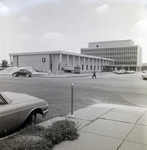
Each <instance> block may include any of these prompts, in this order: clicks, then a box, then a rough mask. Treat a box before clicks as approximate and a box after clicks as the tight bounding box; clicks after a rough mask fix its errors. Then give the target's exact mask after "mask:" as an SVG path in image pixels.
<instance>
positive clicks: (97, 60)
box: [95, 59, 98, 70]
mask: <svg viewBox="0 0 147 150" xmlns="http://www.w3.org/2000/svg"><path fill="white" fill-rule="evenodd" d="M97 61H98V60H97V59H96V63H95V66H96V68H95V69H96V70H98V69H97V65H98V63H97Z"/></svg>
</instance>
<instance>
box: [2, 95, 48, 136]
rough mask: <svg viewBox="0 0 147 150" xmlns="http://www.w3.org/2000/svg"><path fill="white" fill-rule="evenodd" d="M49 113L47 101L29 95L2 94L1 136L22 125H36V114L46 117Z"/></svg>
mask: <svg viewBox="0 0 147 150" xmlns="http://www.w3.org/2000/svg"><path fill="white" fill-rule="evenodd" d="M48 111H49V109H48V104H47V102H46V101H45V100H43V99H40V98H37V97H33V96H30V95H27V94H19V93H12V92H0V135H3V134H6V133H9V132H10V131H13V130H15V129H17V128H19V127H20V126H21V125H23V124H24V123H25V124H35V122H36V114H37V113H39V114H41V115H42V116H45V115H46V113H47V112H48Z"/></svg>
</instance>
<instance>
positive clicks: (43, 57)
mask: <svg viewBox="0 0 147 150" xmlns="http://www.w3.org/2000/svg"><path fill="white" fill-rule="evenodd" d="M9 55H10V62H11V64H13V66H19V67H21V66H31V67H32V68H34V69H35V70H38V71H47V72H49V71H51V72H56V73H57V72H61V71H65V72H74V71H75V70H76V71H77V72H79V73H80V72H89V71H91V70H93V69H95V70H97V71H101V70H103V68H106V67H107V68H109V70H112V68H113V67H114V60H113V59H110V58H102V57H96V56H90V55H83V54H77V53H70V52H63V51H46V52H29V53H11V54H9ZM79 68H80V71H78V70H79Z"/></svg>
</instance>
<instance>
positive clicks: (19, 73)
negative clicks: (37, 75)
mask: <svg viewBox="0 0 147 150" xmlns="http://www.w3.org/2000/svg"><path fill="white" fill-rule="evenodd" d="M12 76H13V77H19V76H26V77H32V76H33V74H32V72H31V71H29V70H27V69H20V70H18V71H16V72H14V73H13V74H12Z"/></svg>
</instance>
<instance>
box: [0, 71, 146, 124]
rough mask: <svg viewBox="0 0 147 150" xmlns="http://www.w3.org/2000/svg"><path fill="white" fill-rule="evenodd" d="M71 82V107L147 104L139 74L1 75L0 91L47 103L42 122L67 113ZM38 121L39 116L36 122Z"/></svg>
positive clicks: (69, 103) (144, 87)
mask: <svg viewBox="0 0 147 150" xmlns="http://www.w3.org/2000/svg"><path fill="white" fill-rule="evenodd" d="M72 83H73V84H74V110H77V109H80V108H84V107H86V106H89V105H91V104H95V103H112V104H122V105H137V106H145V107H147V80H142V78H141V74H140V73H136V74H125V75H113V74H111V75H98V76H97V79H92V78H91V77H90V76H89V77H68V78H41V77H32V78H26V77H18V78H17V77H11V76H4V75H0V91H10V92H17V93H25V94H29V95H32V96H36V97H39V98H42V99H44V100H46V101H47V102H48V104H49V109H50V111H49V113H48V114H47V116H46V117H45V118H44V119H43V120H42V121H45V120H48V119H50V118H53V117H57V116H63V115H65V114H69V113H70V110H71V84H72ZM39 117H40V116H38V118H39ZM40 121H41V119H40V118H39V119H38V122H40Z"/></svg>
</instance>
